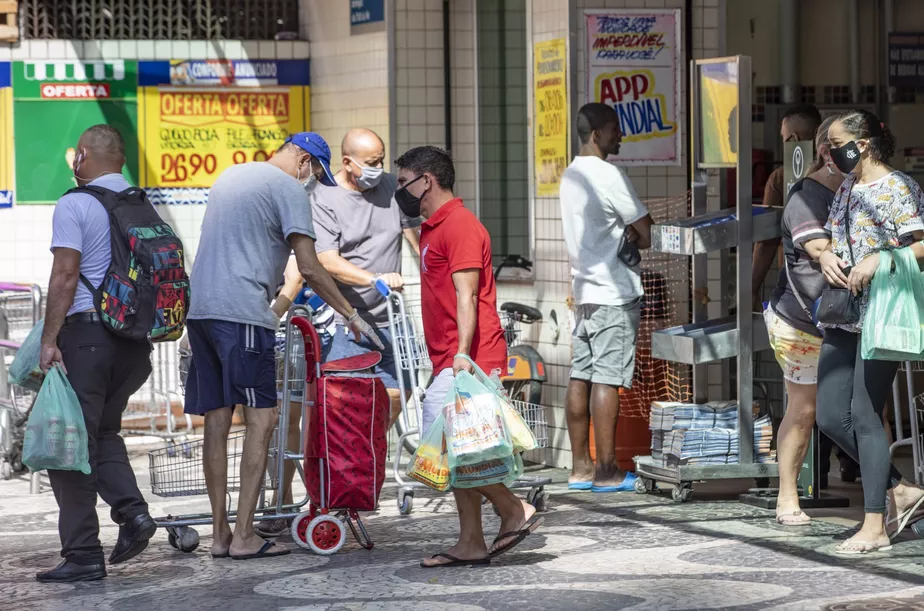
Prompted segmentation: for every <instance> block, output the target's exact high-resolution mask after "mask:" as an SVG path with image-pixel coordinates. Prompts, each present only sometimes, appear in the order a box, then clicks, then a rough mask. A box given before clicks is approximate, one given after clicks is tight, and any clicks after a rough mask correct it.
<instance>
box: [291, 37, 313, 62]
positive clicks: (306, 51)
mask: <svg viewBox="0 0 924 611" xmlns="http://www.w3.org/2000/svg"><path fill="white" fill-rule="evenodd" d="M292 56H293V57H294V58H295V59H305V58H308V57H311V43H309V42H308V41H306V40H296V41H295V42H294V43H293V44H292Z"/></svg>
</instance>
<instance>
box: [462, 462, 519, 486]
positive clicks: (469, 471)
mask: <svg viewBox="0 0 924 611" xmlns="http://www.w3.org/2000/svg"><path fill="white" fill-rule="evenodd" d="M522 474H523V459H522V458H520V455H519V454H512V455H510V456H508V457H506V458H494V459H491V460H488V461H485V462H483V463H478V464H476V465H460V466H458V467H455V468H454V469H453V470H452V478H451V483H452V487H453V488H478V487H480V486H490V485H491V484H504V485H507V486H509V485H510V484H512V483H513V482H514V480H516V479H517V478H518V477H519V476H520V475H522Z"/></svg>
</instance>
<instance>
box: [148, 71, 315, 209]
mask: <svg viewBox="0 0 924 611" xmlns="http://www.w3.org/2000/svg"><path fill="white" fill-rule="evenodd" d="M138 71H139V74H138V99H139V104H138V121H139V133H138V138H139V147H140V151H141V157H142V159H143V160H144V161H143V163H142V164H141V168H140V186H142V187H144V188H145V189H146V190H147V192H148V196H149V197H150V198H151V201H152V202H154V203H155V204H198V203H205V202H206V201H207V199H208V189H209V187H211V186H212V183H213V182H214V181H215V179H216V178H217V177H218V176H219V175H220V174H221V173H222V172H223V171H224V170H225V169H227V168H228V167H230V166H231V165H234V164H238V163H245V162H248V161H265V160H267V159H269V158H270V157H271V156H272V155H273V153H274V152H275V151H276V149H277V148H279V146H280V145H281V144H282V143H283V141H284V140H285V139H286V137H288V136H289V135H290V134H292V133H296V132H300V131H306V130H308V129H309V76H308V75H309V63H308V60H186V61H179V60H172V61H158V62H139V66H138Z"/></svg>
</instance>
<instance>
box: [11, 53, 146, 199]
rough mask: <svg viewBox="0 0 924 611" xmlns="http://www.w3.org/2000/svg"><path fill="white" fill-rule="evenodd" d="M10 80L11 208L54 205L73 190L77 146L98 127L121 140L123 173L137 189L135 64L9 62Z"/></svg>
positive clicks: (100, 61)
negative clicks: (102, 125) (112, 130)
mask: <svg viewBox="0 0 924 611" xmlns="http://www.w3.org/2000/svg"><path fill="white" fill-rule="evenodd" d="M12 80H13V129H14V134H15V140H14V149H15V153H16V203H17V204H54V203H55V202H56V201H57V200H58V198H60V197H61V195H62V194H63V193H64V192H65V191H67V190H68V189H71V188H73V187H74V186H75V185H76V183H75V181H74V176H73V171H72V169H71V167H72V166H71V164H72V162H73V158H74V153H75V151H74V149H75V147H76V146H77V140H78V139H79V138H80V135H81V134H82V133H83V132H84V130H86V129H87V128H88V127H91V126H93V125H97V124H100V123H105V124H108V125H111V126H112V127H114V128H116V129H117V130H118V131H119V133H121V134H122V138H123V139H124V140H125V157H126V164H125V168H124V169H123V173H125V176H126V178H127V179H128V180H129V181H130V182H132V183H133V184H138V183H137V177H138V127H137V126H138V109H137V95H138V93H137V92H138V76H137V63H136V62H134V61H124V60H112V61H102V60H99V61H66V60H61V61H56V60H46V61H27V62H14V63H13V79H12Z"/></svg>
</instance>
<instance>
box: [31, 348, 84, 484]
mask: <svg viewBox="0 0 924 611" xmlns="http://www.w3.org/2000/svg"><path fill="white" fill-rule="evenodd" d="M22 462H23V463H25V464H26V465H27V466H28V467H29V468H30V469H32V470H33V471H43V470H45V469H52V470H54V471H80V472H81V473H85V474H87V475H89V474H90V456H89V450H88V449H87V426H86V424H85V423H84V420H83V410H81V409H80V401H79V400H78V399H77V393H75V392H74V389H73V388H72V387H71V383H70V382H68V381H67V376H65V375H64V371H63V370H62V369H61V366H60V365H55V366H54V367H52V368H51V369H50V370H49V371H48V375H46V376H45V381H44V382H43V383H42V388H41V390H39V394H38V397H36V399H35V406H34V407H33V408H32V413H30V414H29V420H28V421H27V422H26V435H25V440H24V441H23V448H22Z"/></svg>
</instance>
